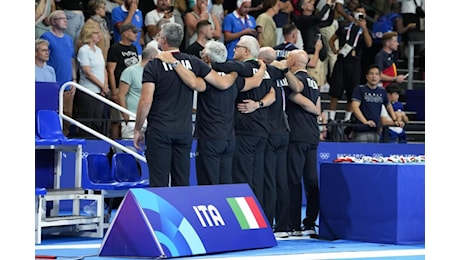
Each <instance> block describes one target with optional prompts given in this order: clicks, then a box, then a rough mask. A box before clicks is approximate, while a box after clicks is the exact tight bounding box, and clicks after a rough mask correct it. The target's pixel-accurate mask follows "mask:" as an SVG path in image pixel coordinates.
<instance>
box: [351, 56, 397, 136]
mask: <svg viewBox="0 0 460 260" xmlns="http://www.w3.org/2000/svg"><path fill="white" fill-rule="evenodd" d="M380 74H381V71H380V69H379V67H378V66H377V65H371V66H370V67H369V68H368V70H367V73H366V75H367V83H366V84H365V85H360V86H358V87H356V88H355V89H354V90H353V96H352V102H351V109H352V111H353V115H354V117H355V119H356V121H357V124H359V125H358V126H355V127H353V133H352V135H353V137H352V139H353V141H354V142H374V143H375V142H379V141H380V131H381V127H382V121H381V118H380V116H381V112H382V105H384V106H385V107H386V109H387V111H388V113H389V114H390V116H391V118H392V120H393V121H394V122H395V125H396V126H404V123H403V122H402V121H401V119H399V118H398V117H397V116H396V114H395V112H394V111H393V106H392V105H391V103H390V101H389V100H388V96H387V93H386V91H385V89H384V88H382V87H379V86H378V84H379V82H380Z"/></svg>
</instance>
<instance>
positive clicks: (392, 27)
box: [362, 3, 416, 80]
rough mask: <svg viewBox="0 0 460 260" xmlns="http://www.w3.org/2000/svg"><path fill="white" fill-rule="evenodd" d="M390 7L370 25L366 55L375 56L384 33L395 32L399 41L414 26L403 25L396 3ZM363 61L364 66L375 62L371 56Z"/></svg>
mask: <svg viewBox="0 0 460 260" xmlns="http://www.w3.org/2000/svg"><path fill="white" fill-rule="evenodd" d="M391 8H392V9H391V12H389V13H384V14H383V15H381V16H380V17H379V18H378V19H377V20H376V21H375V22H374V23H373V25H372V46H371V48H369V49H368V51H367V53H366V56H368V57H375V55H377V53H378V52H379V51H380V50H381V49H382V36H383V34H384V33H386V32H392V31H395V32H397V33H398V42H400V43H401V38H402V35H405V34H407V32H409V31H410V30H412V29H414V28H415V27H416V23H409V24H407V25H406V26H404V24H403V18H402V16H401V14H400V8H399V4H398V3H392V4H391ZM402 45H403V44H399V54H401V53H402V52H403V47H402ZM365 61H366V62H367V63H366V62H363V67H364V68H366V67H367V66H368V65H370V64H373V63H374V62H375V61H374V59H371V58H368V59H365ZM362 77H364V78H365V75H362ZM364 80H365V79H364Z"/></svg>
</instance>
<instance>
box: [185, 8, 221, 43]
mask: <svg viewBox="0 0 460 260" xmlns="http://www.w3.org/2000/svg"><path fill="white" fill-rule="evenodd" d="M207 4H208V0H197V1H196V4H195V6H193V7H192V10H191V11H190V12H188V13H186V14H185V16H184V22H185V27H186V30H185V31H186V36H185V40H186V45H185V48H188V46H190V44H192V43H194V42H195V41H196V39H197V37H198V35H197V26H196V25H197V23H198V22H199V21H203V20H207V21H209V23H210V24H211V27H212V29H213V31H212V38H213V39H214V40H219V39H220V37H221V36H222V28H221V26H220V22H219V18H217V16H215V15H213V14H212V13H209V12H208V6H207Z"/></svg>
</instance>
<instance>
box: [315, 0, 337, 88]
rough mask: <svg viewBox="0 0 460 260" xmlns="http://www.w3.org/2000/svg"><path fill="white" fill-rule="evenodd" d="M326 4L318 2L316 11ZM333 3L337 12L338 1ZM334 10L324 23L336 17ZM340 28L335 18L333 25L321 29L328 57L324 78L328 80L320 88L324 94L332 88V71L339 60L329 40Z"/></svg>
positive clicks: (325, 16)
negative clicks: (330, 83) (331, 17)
mask: <svg viewBox="0 0 460 260" xmlns="http://www.w3.org/2000/svg"><path fill="white" fill-rule="evenodd" d="M326 2H327V0H319V1H317V2H316V11H317V12H318V11H320V10H321V9H323V8H324V5H326ZM331 3H332V5H333V8H332V9H333V10H336V6H337V4H336V1H335V0H333V1H331ZM332 9H330V10H329V12H327V13H326V14H325V15H324V16H323V18H322V19H321V20H323V21H325V20H327V19H328V18H329V16H330V15H332V16H334V17H335V14H336V12H335V11H334V12H332ZM338 28H339V22H338V21H337V19H335V18H334V20H333V21H332V24H331V25H329V26H324V27H321V28H319V31H320V33H321V38H322V41H323V42H324V43H325V44H324V46H323V48H324V49H322V51H324V52H325V53H326V57H325V59H324V60H323V62H324V74H323V77H324V78H325V79H326V83H325V84H324V85H322V86H320V91H321V92H323V93H327V92H329V88H330V85H329V81H331V76H332V70H333V69H334V65H335V61H336V60H337V54H335V53H334V52H332V50H331V48H330V47H329V44H328V42H329V39H331V37H332V35H334V33H335V31H337V29H338ZM335 47H336V48H339V41H338V40H336V41H335Z"/></svg>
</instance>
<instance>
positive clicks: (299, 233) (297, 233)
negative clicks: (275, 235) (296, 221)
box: [290, 230, 303, 237]
mask: <svg viewBox="0 0 460 260" xmlns="http://www.w3.org/2000/svg"><path fill="white" fill-rule="evenodd" d="M290 235H291V236H295V237H301V236H303V233H302V231H300V230H294V231H292V232H290Z"/></svg>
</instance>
